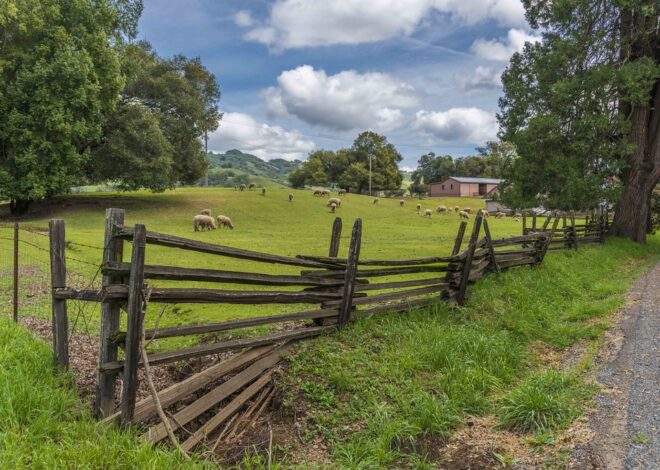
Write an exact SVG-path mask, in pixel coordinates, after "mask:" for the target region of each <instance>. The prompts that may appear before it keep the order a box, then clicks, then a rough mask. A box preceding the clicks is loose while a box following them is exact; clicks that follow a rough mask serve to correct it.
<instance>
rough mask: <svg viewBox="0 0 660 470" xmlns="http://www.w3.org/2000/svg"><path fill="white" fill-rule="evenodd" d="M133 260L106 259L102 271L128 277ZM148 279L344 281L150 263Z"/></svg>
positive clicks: (264, 282)
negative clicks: (110, 261) (129, 261)
mask: <svg viewBox="0 0 660 470" xmlns="http://www.w3.org/2000/svg"><path fill="white" fill-rule="evenodd" d="M130 267H131V265H130V264H129V263H106V264H105V265H104V266H103V268H102V269H101V272H103V274H109V275H112V276H118V277H126V276H128V275H129V273H130ZM144 278H145V279H167V280H176V281H202V282H222V283H228V284H255V285H260V286H336V285H341V284H343V282H341V281H335V280H332V279H319V278H317V277H305V276H285V275H272V274H260V273H246V272H241V271H221V270H217V269H195V268H180V267H176V266H159V265H146V266H145V267H144Z"/></svg>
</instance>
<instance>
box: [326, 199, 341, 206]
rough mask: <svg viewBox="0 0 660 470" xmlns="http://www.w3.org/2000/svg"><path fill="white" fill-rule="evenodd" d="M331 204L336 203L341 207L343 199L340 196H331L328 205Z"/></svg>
mask: <svg viewBox="0 0 660 470" xmlns="http://www.w3.org/2000/svg"><path fill="white" fill-rule="evenodd" d="M330 204H335V205H336V206H337V207H341V199H339V198H338V197H331V198H330V199H328V203H327V204H326V205H327V206H328V207H330Z"/></svg>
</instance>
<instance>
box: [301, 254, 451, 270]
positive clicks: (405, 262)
mask: <svg viewBox="0 0 660 470" xmlns="http://www.w3.org/2000/svg"><path fill="white" fill-rule="evenodd" d="M297 257H298V258H300V259H306V260H314V261H319V262H322V263H331V262H333V261H334V262H335V263H336V264H337V265H338V266H341V267H342V268H343V269H345V267H346V258H329V257H326V256H309V255H298V256H297ZM453 260H454V257H452V256H446V257H437V256H429V257H426V258H412V259H390V260H374V259H371V260H370V259H365V260H360V261H359V263H358V265H359V266H416V265H420V264H435V263H445V262H449V261H453Z"/></svg>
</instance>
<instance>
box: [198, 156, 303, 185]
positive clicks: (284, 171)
mask: <svg viewBox="0 0 660 470" xmlns="http://www.w3.org/2000/svg"><path fill="white" fill-rule="evenodd" d="M301 164H302V162H301V161H300V160H293V161H289V160H284V159H282V158H273V159H271V160H268V161H265V160H262V159H261V158H259V157H256V156H254V155H251V154H249V153H244V152H241V151H240V150H236V149H233V150H228V151H227V152H225V153H220V154H218V153H209V168H210V170H209V184H210V185H213V186H225V187H230V186H234V182H233V181H231V180H227V181H225V182H220V181H217V184H214V183H213V182H212V181H211V180H212V177H211V175H213V174H214V173H215V174H216V175H217V176H218V177H220V175H221V174H222V173H223V172H222V171H220V170H222V169H226V170H231V171H232V172H234V173H235V174H236V175H239V174H241V172H243V173H245V176H246V177H247V178H248V179H249V178H253V179H254V178H257V177H261V178H265V179H270V180H273V181H274V182H277V183H284V182H285V181H286V180H287V177H288V175H289V173H291V172H292V171H293V170H295V169H296V168H298V167H299V166H300V165H301ZM214 170H216V171H215V172H214Z"/></svg>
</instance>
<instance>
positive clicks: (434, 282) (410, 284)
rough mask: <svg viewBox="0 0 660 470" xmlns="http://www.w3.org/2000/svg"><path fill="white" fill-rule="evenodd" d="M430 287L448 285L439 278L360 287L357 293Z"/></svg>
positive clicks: (356, 289)
mask: <svg viewBox="0 0 660 470" xmlns="http://www.w3.org/2000/svg"><path fill="white" fill-rule="evenodd" d="M428 285H434V286H440V285H446V283H445V282H444V280H443V279H439V278H429V279H416V280H414V281H394V282H381V283H379V284H368V285H358V286H356V287H355V291H356V292H366V291H372V290H386V289H400V288H402V287H418V286H428Z"/></svg>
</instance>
